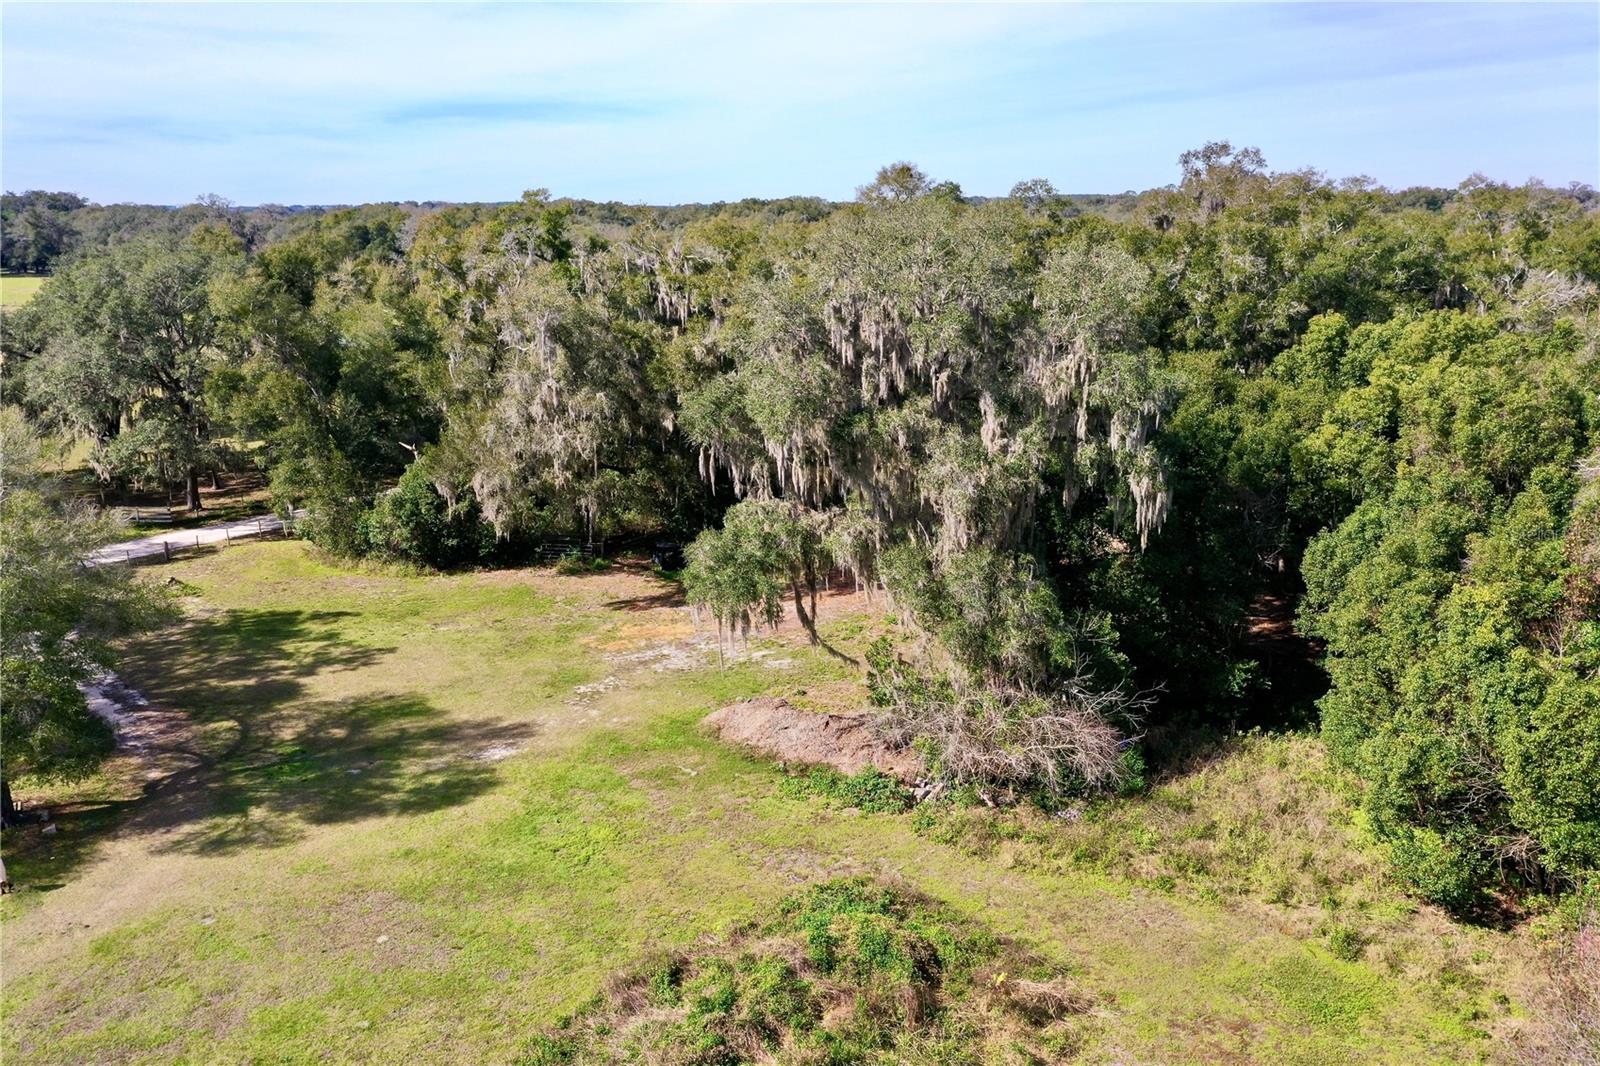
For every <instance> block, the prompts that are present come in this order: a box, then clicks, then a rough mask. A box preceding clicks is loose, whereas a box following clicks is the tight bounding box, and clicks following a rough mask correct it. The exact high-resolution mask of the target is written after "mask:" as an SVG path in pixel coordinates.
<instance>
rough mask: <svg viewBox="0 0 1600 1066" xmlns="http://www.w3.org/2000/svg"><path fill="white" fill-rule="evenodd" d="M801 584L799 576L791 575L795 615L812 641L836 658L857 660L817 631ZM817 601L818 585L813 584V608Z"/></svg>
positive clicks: (790, 585)
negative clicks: (807, 608)
mask: <svg viewBox="0 0 1600 1066" xmlns="http://www.w3.org/2000/svg"><path fill="white" fill-rule="evenodd" d="M800 584H801V582H800V579H799V578H798V577H791V578H790V579H789V587H790V588H791V589H792V590H793V591H794V613H795V617H796V618H798V619H800V624H801V625H802V626H804V627H805V630H806V632H807V633H808V634H810V636H811V643H813V644H815V645H816V646H817V647H819V648H821V649H822V650H823V651H825V652H827V653H828V654H829V655H832V656H833V657H834V658H836V659H843V660H844V661H845V662H847V663H854V662H856V660H855V659H852V658H851V657H850V656H848V655H846V654H845V653H844V652H842V651H840V650H839V649H838V648H835V647H834V646H833V645H832V644H829V643H828V642H827V641H825V640H823V639H822V634H820V633H818V632H817V620H816V619H815V618H814V617H812V614H811V612H810V611H807V610H806V600H805V594H804V593H803V592H802V590H801V588H800ZM816 603H817V590H816V585H815V584H813V585H812V587H811V605H812V610H815V609H816Z"/></svg>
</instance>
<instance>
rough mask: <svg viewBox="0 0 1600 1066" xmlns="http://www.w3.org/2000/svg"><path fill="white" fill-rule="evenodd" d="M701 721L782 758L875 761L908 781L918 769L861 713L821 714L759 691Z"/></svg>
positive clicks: (846, 769)
mask: <svg viewBox="0 0 1600 1066" xmlns="http://www.w3.org/2000/svg"><path fill="white" fill-rule="evenodd" d="M705 724H706V725H708V726H710V727H711V728H712V729H714V730H716V733H717V736H719V737H720V738H722V739H723V740H725V741H727V742H728V743H730V744H741V745H743V746H745V747H748V748H752V749H754V750H756V751H759V752H761V753H762V754H764V755H770V756H772V757H773V758H775V759H779V760H781V761H783V762H793V763H806V764H809V765H814V766H831V767H832V768H833V769H835V770H838V771H839V772H841V773H846V774H859V773H861V772H862V771H863V770H865V769H867V768H868V767H877V768H878V769H879V770H880V771H882V772H883V773H886V774H888V775H889V776H890V777H896V778H899V779H900V780H901V781H904V782H905V783H906V784H908V785H909V784H912V783H914V782H915V781H916V780H917V778H918V777H920V776H921V775H922V760H921V758H920V757H918V755H917V754H916V753H915V752H912V751H906V750H898V751H897V750H895V749H893V748H891V747H889V745H887V744H885V743H884V742H883V741H882V740H881V739H880V738H879V737H878V735H877V734H876V733H874V732H873V729H872V723H871V721H870V719H869V718H868V717H867V715H865V714H861V713H854V712H850V713H840V712H837V711H835V712H833V713H830V714H821V713H818V712H816V711H804V710H801V709H800V708H798V707H791V706H790V705H789V703H788V701H786V700H781V699H774V698H772V697H770V696H763V697H760V698H759V699H753V700H744V701H743V702H740V703H730V704H729V705H728V706H726V707H723V708H722V709H721V710H717V711H713V712H711V713H710V714H708V715H706V718H705Z"/></svg>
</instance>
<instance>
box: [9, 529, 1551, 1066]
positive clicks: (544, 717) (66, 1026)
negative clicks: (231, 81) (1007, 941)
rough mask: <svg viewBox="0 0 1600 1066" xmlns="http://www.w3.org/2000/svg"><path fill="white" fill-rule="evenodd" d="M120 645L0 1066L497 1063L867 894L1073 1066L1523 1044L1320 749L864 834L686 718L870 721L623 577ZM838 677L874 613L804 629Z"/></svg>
mask: <svg viewBox="0 0 1600 1066" xmlns="http://www.w3.org/2000/svg"><path fill="white" fill-rule="evenodd" d="M152 574H154V575H156V576H158V577H159V578H160V579H161V580H165V579H167V578H168V577H176V578H178V579H180V580H181V581H183V582H185V583H187V585H186V591H187V592H188V595H187V596H186V597H185V604H186V613H187V620H186V621H185V622H184V623H183V625H182V626H181V627H180V628H177V629H174V630H168V631H166V632H162V633H157V634H152V635H150V636H148V637H145V638H142V639H140V640H138V641H137V642H135V643H133V644H132V645H131V646H130V647H129V648H128V649H127V658H126V670H125V673H126V675H127V676H128V679H129V680H130V681H131V682H133V683H135V684H137V685H138V686H139V687H140V688H141V689H142V690H143V691H144V692H145V693H146V694H147V695H149V696H150V698H151V700H152V702H153V703H154V704H155V705H156V706H157V707H159V708H169V709H171V710H172V713H171V714H170V715H167V716H166V721H167V723H168V725H167V728H166V729H165V731H164V733H163V734H162V737H161V739H160V740H159V741H158V742H154V743H153V744H152V748H151V750H150V751H148V752H146V753H145V754H144V755H143V756H141V757H138V758H134V757H121V758H119V759H118V760H116V761H115V762H114V763H113V764H112V765H111V766H109V767H108V768H107V770H106V772H105V773H104V774H103V775H101V776H100V777H99V778H97V779H95V780H94V781H92V782H90V783H88V784H87V785H78V786H73V787H71V788H61V789H56V790H53V791H49V792H42V793H41V792H37V791H35V792H32V793H25V794H24V796H23V798H24V799H27V800H29V801H30V802H31V803H34V804H36V805H37V804H43V805H46V806H48V807H49V809H50V810H51V812H52V816H53V818H54V819H55V821H56V824H57V825H59V827H60V832H59V833H56V834H53V835H50V836H43V835H40V834H39V833H38V831H36V830H26V831H23V832H21V833H8V834H7V839H6V846H7V849H8V854H7V857H6V858H7V863H8V866H9V867H10V874H11V877H12V880H13V881H14V882H16V883H17V884H18V885H19V886H21V887H20V888H19V890H18V891H17V892H16V893H15V894H13V895H11V896H8V897H6V898H5V899H4V901H3V903H0V918H3V921H4V927H3V940H0V946H3V948H4V960H5V982H4V990H3V996H4V999H3V1004H4V1010H5V1021H4V1045H3V1048H0V1051H3V1057H4V1061H5V1062H6V1063H7V1064H8V1066H11V1064H21V1063H47V1062H48V1063H81V1062H124V1061H141V1062H145V1061H148V1062H173V1061H178V1062H196V1063H198V1062H207V1063H210V1062H313V1061H315V1062H330V1061H331V1062H344V1061H383V1062H395V1061H411V1062H451V1061H455V1062H469V1061H484V1062H515V1061H518V1060H519V1059H520V1058H523V1057H524V1056H526V1055H528V1054H529V1049H530V1048H531V1047H533V1046H534V1042H535V1040H536V1039H537V1038H538V1036H539V1034H540V1033H541V1031H542V1030H544V1029H545V1028H546V1027H547V1026H549V1025H551V1024H552V1023H555V1022H556V1021H557V1020H558V1019H560V1018H561V1017H562V1016H563V1015H565V1014H567V1013H568V1012H570V1011H572V1010H574V1009H576V1008H578V1007H580V1006H581V1005H582V1004H584V1003H585V1002H586V1001H588V1000H589V999H590V998H591V997H592V996H593V995H594V994H595V993H596V992H597V991H598V990H600V989H601V988H602V987H603V986H604V985H605V983H606V980H607V977H608V976H609V975H611V974H613V973H615V972H616V971H618V970H620V969H624V968H627V967H629V966H630V965H632V964H633V963H634V962H635V961H636V960H637V959H638V958H639V957H640V956H641V955H642V954H643V953H645V952H646V951H647V950H650V949H654V948H662V947H668V948H670V947H674V946H680V945H684V944H687V943H690V942H691V941H693V940H695V939H696V938H697V937H700V936H702V935H704V934H708V933H714V932H717V931H720V930H726V929H727V928H729V927H730V926H731V925H732V924H733V923H736V922H738V921H740V920H742V919H746V918H750V917H752V916H754V915H758V914H761V913H763V912H765V911H767V910H769V909H770V908H771V907H772V905H773V904H774V902H775V901H777V900H778V899H780V898H781V897H783V896H785V895H787V894H789V893H791V892H794V891H795V890H796V889H797V888H798V887H800V886H803V885H805V884H808V883H812V882H815V881H819V880H822V879H825V878H832V877H839V876H849V875H857V874H866V875H872V876H875V877H880V878H884V879H887V880H890V881H896V882H899V883H903V884H905V885H906V886H907V887H908V888H910V889H912V890H914V891H917V892H920V893H923V894H925V895H926V896H928V897H930V898H932V899H933V900H936V901H938V902H939V903H940V904H942V905H946V906H948V907H950V908H952V909H953V910H954V911H955V912H957V913H959V914H964V915H967V916H970V917H971V918H973V919H975V920H980V921H982V922H983V923H985V924H986V925H987V926H988V927H989V928H990V929H992V930H994V931H995V932H996V933H998V934H1000V935H1002V936H1005V937H1010V938H1014V939H1015V940H1016V941H1018V942H1020V943H1021V944H1022V945H1023V946H1025V947H1026V948H1027V950H1029V951H1031V952H1034V953H1037V954H1038V955H1039V956H1041V957H1043V958H1046V959H1048V960H1050V961H1051V963H1052V964H1054V965H1056V966H1059V967H1060V968H1061V969H1062V970H1063V971H1064V972H1066V973H1070V974H1071V975H1072V979H1073V980H1074V981H1075V982H1076V983H1077V985H1078V986H1079V987H1081V988H1083V989H1085V990H1087V992H1088V993H1089V994H1090V995H1092V996H1093V997H1094V1000H1095V1002H1096V1003H1097V1004H1098V1007H1097V1009H1095V1010H1094V1011H1093V1012H1091V1013H1089V1014H1087V1015H1085V1016H1084V1018H1083V1020H1082V1022H1081V1032H1080V1033H1079V1034H1078V1039H1077V1040H1076V1041H1075V1046H1076V1051H1075V1055H1076V1057H1075V1058H1073V1059H1072V1061H1081V1062H1093V1063H1111V1062H1160V1063H1184V1062H1229V1063H1235V1062H1285V1063H1318V1064H1325V1063H1332V1062H1338V1063H1356V1062H1373V1063H1397V1064H1398V1063H1406V1064H1411V1063H1429V1062H1438V1063H1446V1062H1451V1063H1454V1062H1472V1061H1479V1060H1483V1059H1487V1058H1489V1057H1491V1056H1492V1055H1493V1054H1494V1053H1495V1048H1496V1045H1497V1041H1498V1040H1499V1039H1500V1038H1501V1037H1503V1036H1504V1034H1505V1033H1506V1032H1508V1031H1510V1030H1512V1029H1514V1028H1515V1027H1516V1026H1517V1024H1518V1023H1519V1018H1520V1017H1521V1016H1522V1015H1523V1014H1525V1008H1524V1007H1522V1006H1521V1004H1522V1003H1523V1001H1524V1000H1523V997H1524V994H1525V991H1526V989H1525V987H1524V982H1525V978H1524V970H1525V969H1526V963H1525V961H1524V960H1525V954H1524V950H1523V945H1522V943H1521V942H1520V941H1519V940H1518V939H1517V938H1516V937H1515V936H1513V935H1511V934H1505V933H1498V932H1494V931H1491V930H1486V929H1482V928H1475V927H1469V926H1464V925H1458V924H1454V923H1451V922H1449V921H1447V920H1446V919H1444V918H1443V917H1442V916H1440V915H1439V914H1437V913H1435V912H1433V911H1431V910H1428V909H1419V908H1417V907H1414V906H1413V905H1411V904H1410V903H1408V902H1407V901H1406V900H1405V899H1404V898H1402V897H1401V896H1400V895H1399V894H1397V893H1396V892H1395V891H1393V890H1392V889H1391V888H1390V887H1389V886H1388V885H1387V884H1386V883H1385V881H1384V878H1383V876H1382V874H1381V872H1380V871H1381V865H1380V864H1379V863H1378V862H1377V861H1376V859H1375V857H1374V856H1373V855H1372V854H1371V853H1370V852H1369V851H1368V850H1366V847H1365V845H1364V844H1363V843H1362V837H1361V833H1360V827H1359V826H1358V825H1354V824H1351V822H1350V820H1349V818H1348V816H1347V815H1346V814H1345V813H1344V812H1345V811H1346V810H1347V809H1348V804H1347V803H1346V802H1345V801H1343V800H1342V799H1341V798H1340V795H1339V791H1338V789H1339V782H1338V781H1337V780H1336V779H1335V777H1334V776H1333V775H1332V774H1331V773H1330V772H1329V771H1328V770H1327V769H1326V767H1325V766H1324V765H1323V762H1322V760H1321V757H1320V755H1319V749H1318V748H1317V746H1316V745H1315V743H1314V742H1313V741H1311V740H1309V739H1307V738H1303V737H1258V738H1253V739H1247V740H1244V741H1241V742H1238V743H1234V744H1230V745H1227V746H1225V747H1223V748H1220V749H1217V750H1214V751H1210V752H1203V753H1197V754H1196V757H1195V759H1194V762H1193V766H1192V767H1191V768H1189V769H1188V770H1187V771H1186V772H1184V773H1182V774H1180V775H1178V776H1176V777H1175V778H1173V779H1172V780H1170V781H1168V782H1166V783H1164V784H1162V785H1160V786H1158V787H1157V788H1155V789H1154V790H1152V792H1151V793H1150V794H1149V795H1147V796H1144V797H1140V798H1138V799H1134V800H1129V801H1121V802H1118V803H1103V804H1094V805H1087V806H1085V807H1083V808H1082V809H1080V810H1077V811H1074V812H1069V813H1070V817H1066V818H1045V817H1043V816H1029V815H1025V814H1017V813H1000V814H997V813H995V812H991V811H988V810H986V809H977V810H963V809H953V810H946V809H940V810H927V809H919V810H913V811H911V812H908V813H904V814H864V813H861V812H859V811H857V810H854V809H850V808H841V807H839V806H837V805H830V804H829V803H828V802H827V801H826V800H825V799H822V798H819V797H817V796H815V795H810V794H807V793H806V792H805V790H803V789H795V788H792V787H785V778H784V775H783V772H782V770H781V769H780V768H778V767H775V766H773V765H771V764H769V763H766V762H763V761H761V760H758V759H754V758H751V757H748V756H746V755H743V754H741V753H739V752H736V751H732V750H729V749H726V748H724V747H722V746H720V745H719V744H718V743H716V742H714V741H712V740H711V739H709V738H708V737H706V736H705V735H704V734H703V733H702V732H701V730H700V729H699V728H698V723H699V720H700V718H701V717H702V716H703V715H704V714H706V713H707V712H708V711H710V710H712V709H713V708H715V707H717V706H719V705H721V704H723V703H725V702H727V701H729V700H732V699H735V698H739V697H743V696H747V695H752V694H756V693H763V692H768V693H774V694H779V695H786V696H789V697H791V698H793V699H794V700H795V701H796V702H799V703H802V704H810V705H813V706H816V707H819V708H821V707H827V706H845V705H853V704H856V703H857V702H858V700H859V689H858V684H859V683H858V680H857V679H856V678H855V677H854V675H853V674H852V672H851V668H850V667H848V666H843V665H840V664H838V663H837V662H836V661H834V660H831V659H828V658H826V657H823V656H820V655H817V654H815V653H813V652H812V651H810V650H809V649H806V648H802V647H799V646H797V645H795V644H792V643H789V642H788V640H787V639H777V640H774V641H770V642H767V643H764V644H760V645H758V646H757V647H756V648H755V649H754V650H755V651H756V652H757V653H758V654H756V655H753V656H746V657H743V658H742V659H741V660H740V661H737V662H735V663H733V664H732V665H730V666H729V667H728V668H726V669H718V668H717V666H716V657H715V652H714V650H712V649H711V648H708V647H706V646H704V645H703V644H701V645H697V644H696V643H695V640H696V638H695V633H694V631H693V629H692V627H691V625H690V623H689V620H688V618H687V616H686V613H685V612H684V611H683V609H682V608H681V607H680V606H678V605H677V603H676V600H675V589H674V588H673V587H671V586H669V585H667V584H666V583H664V582H661V581H660V580H658V579H656V578H653V577H651V576H650V575H649V574H647V573H643V572H640V571H636V570H635V571H627V570H619V571H611V572H606V573H599V574H593V575H587V576H571V577H562V576H557V575H555V574H553V573H551V572H548V571H506V572H494V573H477V574H467V575H458V576H442V577H441V576H414V577H408V576H394V575H386V574H379V573H373V572H365V571H358V570H348V569H341V568H337V567H333V566H329V565H326V564H324V563H322V562H319V561H317V560H316V559H315V558H314V557H313V556H312V555H311V554H310V553H309V552H308V551H307V549H306V548H305V547H304V546H303V545H301V544H299V543H296V542H274V543H261V544H255V545H250V546H245V547H237V548H233V549H231V550H228V551H224V552H220V553H217V554H214V555H211V556H206V557H201V558H197V559H194V560H190V561H186V562H183V563H179V564H174V565H172V566H169V567H163V568H159V569H157V570H154V571H152ZM824 617H825V620H827V622H826V626H825V628H826V629H827V630H828V631H829V634H830V635H831V637H832V638H833V639H835V640H836V641H838V642H840V643H842V644H844V645H845V646H847V647H849V646H856V647H859V644H860V641H861V640H862V639H863V638H864V636H865V634H867V633H868V632H870V631H872V630H873V629H875V628H876V627H878V626H880V625H882V624H884V623H883V621H882V620H881V619H880V618H879V617H878V613H877V611H876V610H875V609H873V608H872V607H871V606H870V605H866V604H864V603H861V602H857V601H854V600H851V601H849V602H844V601H841V602H839V603H835V604H833V605H831V606H830V608H829V609H827V610H825V612H824Z"/></svg>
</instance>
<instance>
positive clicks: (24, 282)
mask: <svg viewBox="0 0 1600 1066" xmlns="http://www.w3.org/2000/svg"><path fill="white" fill-rule="evenodd" d="M44 281H45V279H44V278H43V277H40V276H38V275H33V274H5V275H0V307H21V306H22V305H23V304H25V303H27V302H28V301H29V300H30V299H32V298H33V294H34V293H36V292H38V291H39V286H41V285H43V284H44Z"/></svg>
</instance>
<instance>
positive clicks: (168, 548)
mask: <svg viewBox="0 0 1600 1066" xmlns="http://www.w3.org/2000/svg"><path fill="white" fill-rule="evenodd" d="M161 550H162V551H164V552H166V553H167V562H169V563H170V562H172V543H171V542H170V541H165V540H164V541H162V542H161Z"/></svg>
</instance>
